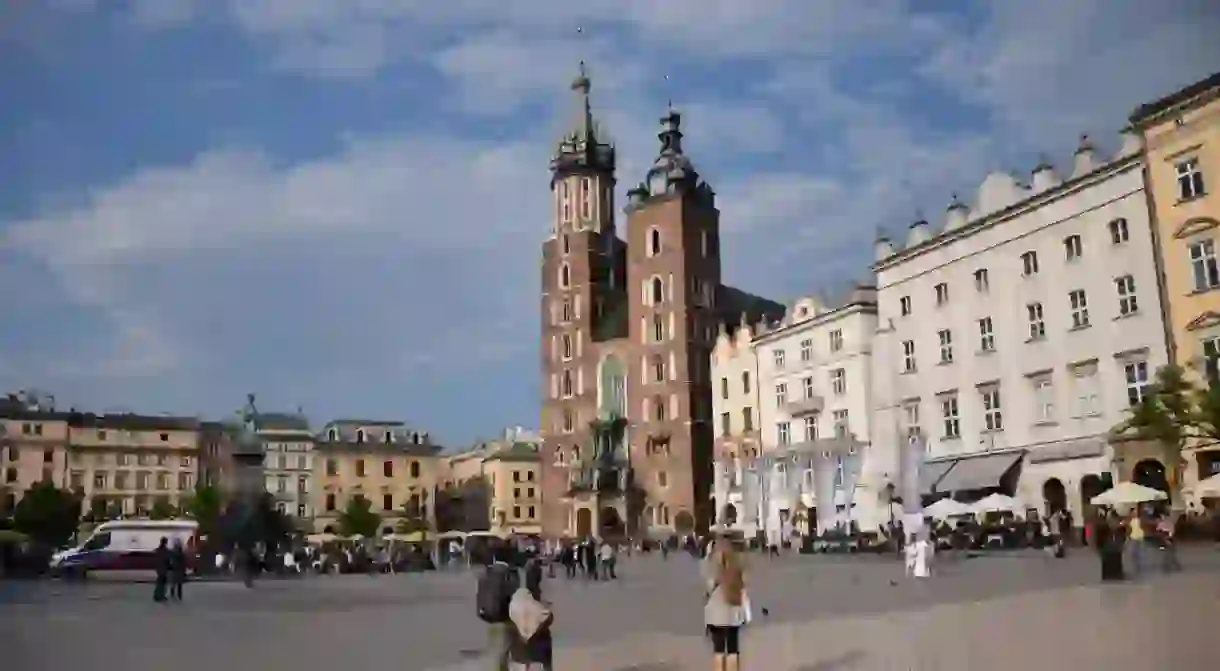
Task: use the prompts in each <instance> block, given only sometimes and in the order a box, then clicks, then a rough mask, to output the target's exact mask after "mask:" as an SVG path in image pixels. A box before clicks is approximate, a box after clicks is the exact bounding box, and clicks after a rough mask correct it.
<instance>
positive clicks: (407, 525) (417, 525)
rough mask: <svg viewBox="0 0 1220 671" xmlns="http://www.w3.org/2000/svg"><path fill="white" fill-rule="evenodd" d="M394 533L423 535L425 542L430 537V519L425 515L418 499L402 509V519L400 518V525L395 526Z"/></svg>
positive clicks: (414, 499)
mask: <svg viewBox="0 0 1220 671" xmlns="http://www.w3.org/2000/svg"><path fill="white" fill-rule="evenodd" d="M394 531H395V532H396V533H400V534H403V535H404V536H405V535H408V534H414V533H418V534H422V538H424V539H425V540H426V539H427V537H428V518H427V516H426V515H424V510H423V505H422V503H421V502H420V500H419V499H418V498H416V497H414V496H413V497H411V499H410V500H409V501H408V502H407V503H406V504H404V505H403V507H402V517H401V518H399V520H398V524H396V525H394Z"/></svg>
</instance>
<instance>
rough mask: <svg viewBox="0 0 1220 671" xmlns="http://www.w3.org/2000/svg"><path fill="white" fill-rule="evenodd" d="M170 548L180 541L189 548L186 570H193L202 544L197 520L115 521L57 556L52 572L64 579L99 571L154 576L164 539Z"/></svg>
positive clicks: (97, 529) (52, 558)
mask: <svg viewBox="0 0 1220 671" xmlns="http://www.w3.org/2000/svg"><path fill="white" fill-rule="evenodd" d="M162 538H165V539H167V541H168V543H169V546H170V547H173V546H174V541H175V540H181V541H182V545H183V547H185V548H186V561H187V570H188V571H193V570H194V565H195V560H196V556H195V555H196V553H195V548H196V547H197V546H198V541H199V523H198V522H196V521H194V520H116V521H113V522H106V523H104V524H102V525H101V526H99V527H97V528H96V529H94V530H93V533H92V534H90V536H89V538H87V539H86V540H85V542H83V543H81V544H80V545H79V546H78V547H75V548H70V549H68V550H64V551H62V552H57V553H55V555H54V556H52V557H51V571H52V572H53V573H54V574H56V575H59V576H61V577H64V578H79V579H83V578H86V577H88V576H89V574H90V573H93V572H97V571H104V572H115V573H116V574H118V573H119V572H123V573H128V572H130V573H134V574H151V573H153V572H154V571H155V570H156V563H155V562H156V549H157V546H158V545H160V543H161V539H162Z"/></svg>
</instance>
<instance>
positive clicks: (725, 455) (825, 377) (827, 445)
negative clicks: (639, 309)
mask: <svg viewBox="0 0 1220 671" xmlns="http://www.w3.org/2000/svg"><path fill="white" fill-rule="evenodd" d="M876 328H877V302H876V291H875V289H873V287H871V286H858V287H855V288H854V289H852V290H851V291H850V292H848V293H847V294H846V295H845V296H842V297H839V298H837V299H836V300H832V301H826V300H823V299H820V298H818V297H813V296H811V297H805V298H801V299H799V300H797V301H795V303H794V304H793V305H792V307H791V309H789V310H788V313H787V316H786V317H784V318H783V319H782V320H779V321H775V322H769V323H768V322H763V323H760V324H759V325H757V327H756V328H753V329H751V328H750V327H741V328H738V330H737V332H736V333H735V334H732V335H730V334H728V333H722V334H721V337H720V338H719V340H718V342H717V346H716V350H715V352H714V354H713V363H712V369H713V376H712V377H713V379H714V380H716V381H717V385H718V387H717V389H716V395H715V401H714V404H715V406H716V410H717V412H718V414H717V416H718V417H719V422H720V423H719V426H718V428H719V432H720V437H719V438H718V441H717V445H718V447H719V448H720V449H718V450H717V463H716V467H715V473H716V479H715V487H714V489H715V492H714V498H715V501H716V511H717V515H718V517H717V521H718V522H719V523H720V525H721V526H722V527H725V528H730V529H734V530H737V531H740V532H742V533H743V534H744V535H747V536H753V535H755V534H756V533H758V532H763V533H764V534H765V535H766V536H767V537H768V541H769V542H771V543H778V542H780V540H781V539H782V538H786V537H788V536H789V535H790V533H791V532H792V531H794V530H801V531H809V530H811V527H810V526H809V523H810V522H812V521H813V520H815V519H817V507H818V504H819V502H820V503H821V504H822V505H833V506H835V508H836V510H835V511H834V512H847V511H848V510H849V509H850V510H851V513H850V514H849V516H848V517H847V519H852V518H854V519H857V520H858V521H859V520H862V519H867V520H869V521H871V520H872V519H873V518H874V517H875V516H876V515H875V511H874V510H872V508H874V507H875V506H874V505H873V504H875V503H876V502H877V499H878V497H877V496H876V495H875V492H874V493H873V494H872V495H869V494H866V493H865V491H866V490H867V489H868V488H869V487H871V486H875V485H876V483H875V482H873V481H872V480H870V479H868V478H865V479H863V480H860V479H859V478H858V475H859V473H860V470H861V468H863V469H864V470H865V472H866V473H871V472H873V471H876V468H875V467H873V464H871V461H870V459H869V458H868V457H869V455H870V450H869V449H868V447H869V436H870V431H869V419H870V410H871V407H872V405H871V402H870V389H871V386H872V385H871V356H872V338H873V334H874V333H875V331H876ZM755 418H757V419H755ZM755 421H757V422H758V429H756V428H755V426H754V422H755ZM818 455H823V456H825V457H826V458H827V459H828V463H833V464H834V469H835V477H834V478H833V479H832V480H830V482H831V483H832V486H833V487H834V490H835V491H834V492H827V493H826V494H827V497H826V498H825V499H824V500H822V501H819V499H818V498H817V496H816V494H817V492H816V491H815V490H816V483H815V477H814V464H815V458H816V457H817V456H818ZM849 473H850V475H849ZM857 482H859V483H860V484H859V486H857V484H856V483H857ZM853 501H854V502H855V503H856V507H855V508H849V506H850V505H851V503H852V502H853Z"/></svg>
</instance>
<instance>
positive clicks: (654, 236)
mask: <svg viewBox="0 0 1220 671" xmlns="http://www.w3.org/2000/svg"><path fill="white" fill-rule="evenodd" d="M660 253H661V229H659V228H651V229H649V230H648V255H649V256H656V255H657V254H660Z"/></svg>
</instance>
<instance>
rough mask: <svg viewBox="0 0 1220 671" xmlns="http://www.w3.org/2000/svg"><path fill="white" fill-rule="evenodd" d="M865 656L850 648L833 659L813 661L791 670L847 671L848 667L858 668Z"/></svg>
mask: <svg viewBox="0 0 1220 671" xmlns="http://www.w3.org/2000/svg"><path fill="white" fill-rule="evenodd" d="M865 657H866V655H865V654H864V653H863V652H862V651H860V650H852V651H851V652H849V653H846V654H843V655H839V656H838V657H835V658H833V659H826V660H822V661H820V662H814V663H813V664H809V665H807V666H801V667H798V668H796V669H793V671H848V670H849V669H857V668H860V662H863V661H864V659H865Z"/></svg>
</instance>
